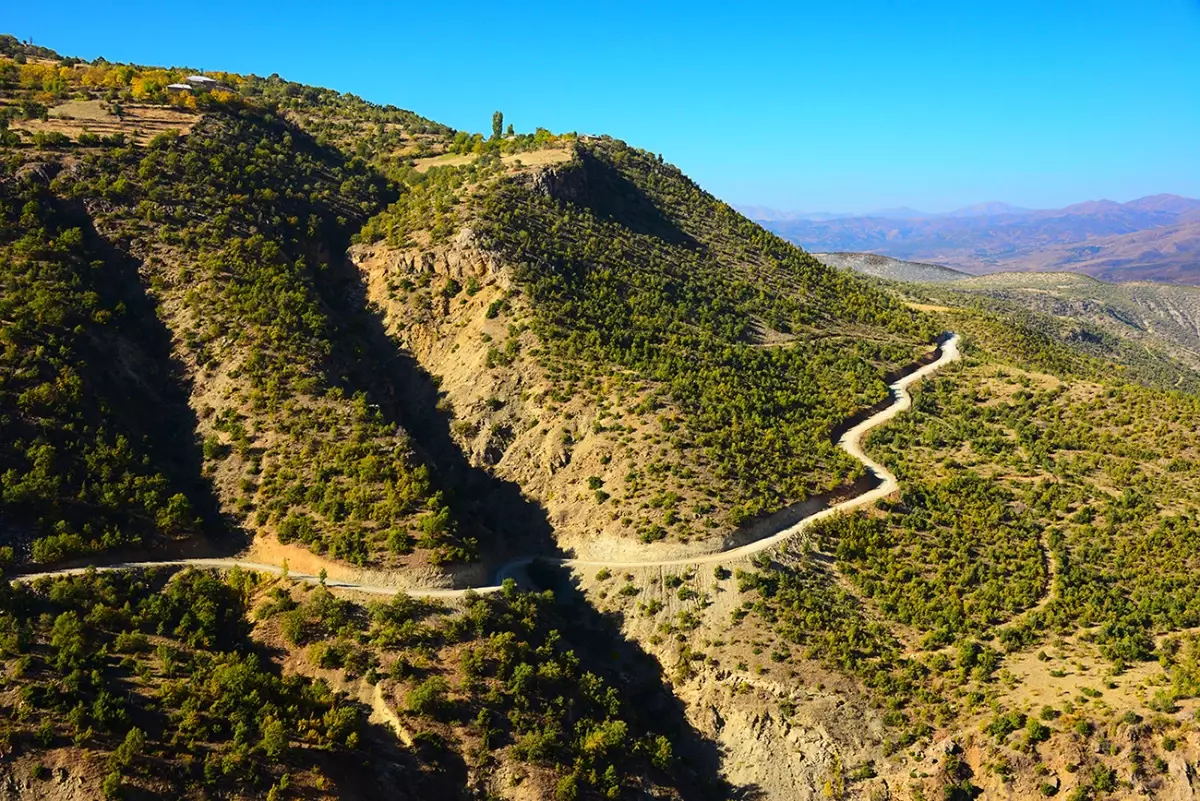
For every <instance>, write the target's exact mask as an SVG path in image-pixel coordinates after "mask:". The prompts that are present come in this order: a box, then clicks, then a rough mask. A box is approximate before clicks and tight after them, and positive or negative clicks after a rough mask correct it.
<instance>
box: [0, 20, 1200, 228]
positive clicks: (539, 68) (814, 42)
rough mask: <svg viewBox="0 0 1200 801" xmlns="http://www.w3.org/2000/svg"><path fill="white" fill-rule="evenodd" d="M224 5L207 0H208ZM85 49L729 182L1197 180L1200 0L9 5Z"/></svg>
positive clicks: (745, 197) (760, 193) (769, 194)
mask: <svg viewBox="0 0 1200 801" xmlns="http://www.w3.org/2000/svg"><path fill="white" fill-rule="evenodd" d="M195 9H204V13H203V14H196V13H194V10H195ZM0 32H9V33H12V34H14V35H16V36H19V37H21V38H26V37H30V36H32V37H33V39H34V41H35V42H37V43H39V44H44V45H47V46H50V47H53V48H55V49H56V50H58V51H59V52H61V53H63V54H68V55H78V56H82V57H84V58H92V57H96V56H101V55H102V56H104V57H105V58H108V59H109V60H112V61H134V62H138V63H145V64H171V65H174V64H177V65H187V66H193V67H199V68H203V69H228V70H231V71H235V72H254V73H258V74H264V75H265V74H270V73H272V72H278V73H279V74H281V75H283V76H285V77H288V78H291V79H293V80H297V81H301V82H304V83H312V84H317V85H321V86H329V87H332V88H335V89H340V90H343V91H350V92H354V93H356V94H359V95H361V96H363V97H365V98H367V99H369V100H373V101H376V102H380V103H394V104H396V105H398V106H401V107H404V108H411V109H413V110H414V111H416V112H418V113H420V114H423V115H425V116H427V117H431V118H433V119H436V120H439V121H441V122H444V123H446V124H449V125H452V126H454V127H456V128H462V129H469V130H479V131H482V130H485V129H487V128H488V127H489V126H490V119H491V113H492V111H493V110H495V109H497V108H498V109H501V110H502V111H504V113H505V116H506V119H507V120H508V121H510V122H512V123H514V125H515V126H516V127H517V128H518V129H519V130H532V129H533V128H534V127H535V126H539V125H540V126H544V127H547V128H551V129H553V130H556V131H565V130H577V131H581V132H590V133H609V134H612V135H613V136H616V137H619V138H621V139H624V140H626V141H628V142H630V143H631V144H635V145H638V146H640V147H644V148H647V149H649V150H653V151H656V152H660V153H662V154H663V155H664V157H665V158H667V159H668V160H669V161H673V162H674V163H676V164H678V165H679V166H680V167H682V168H683V169H684V170H685V171H687V172H688V173H689V174H690V175H691V176H692V177H693V178H695V179H696V180H697V181H698V182H699V183H700V184H701V185H703V186H704V187H705V188H707V189H709V190H710V191H712V192H714V193H715V194H717V195H718V196H720V197H722V198H724V199H725V200H728V201H730V202H732V203H739V204H758V205H764V206H772V207H775V208H780V209H793V210H807V211H818V210H828V211H866V210H870V209H877V208H882V207H889V206H898V205H907V206H913V207H916V208H919V209H923V210H927V211H943V210H948V209H950V208H954V207H957V206H961V205H966V204H968V203H974V202H979V201H985V200H1004V201H1008V202H1011V203H1015V204H1017V205H1022V206H1034V207H1052V206H1060V205H1065V204H1067V203H1072V202H1076V201H1080V200H1088V199H1097V198H1101V197H1104V198H1110V199H1113V200H1129V199H1132V198H1134V197H1139V196H1141V195H1146V194H1154V193H1158V192H1175V193H1178V194H1185V195H1190V196H1194V197H1200V0H1145V1H1144V2H1129V0H1124V2H1108V1H1107V0H1087V2H1066V1H1065V0H1060V1H1056V0H1041V2H1025V1H1024V0H1011V1H1010V2H1005V3H999V2H988V3H984V2H978V3H976V2H966V3H964V2H962V0H957V1H956V2H944V3H943V2H917V1H916V0H910V1H909V2H882V1H881V2H851V1H850V0H844V1H843V2H836V1H835V2H829V0H826V1H825V2H821V3H811V4H810V3H783V2H744V3H739V4H734V3H721V4H717V3H712V4H708V3H704V2H689V3H683V2H669V3H668V2H662V3H633V2H608V3H561V2H560V3H553V4H550V3H539V2H525V3H495V2H491V3H474V2H464V1H462V0H460V2H457V3H430V2H423V3H386V2H366V3H348V2H347V3H330V2H323V3H313V2H297V3H292V4H277V3H262V2H256V1H255V0H243V1H242V2H237V3H233V2H225V1H223V0H222V1H218V2H212V3H187V2H178V3H162V2H156V3H153V4H151V3H142V2H127V3H122V4H121V6H120V9H119V10H114V8H113V7H112V5H111V4H105V3H96V2H95V0H89V1H88V2H77V1H76V0H56V2H54V3H12V4H10V6H9V7H8V8H7V9H6V11H5V13H4V15H3V18H0Z"/></svg>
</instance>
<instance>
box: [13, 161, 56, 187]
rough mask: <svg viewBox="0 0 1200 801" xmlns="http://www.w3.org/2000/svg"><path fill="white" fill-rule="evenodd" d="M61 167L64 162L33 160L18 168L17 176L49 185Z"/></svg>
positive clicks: (20, 179) (19, 179) (24, 179)
mask: <svg viewBox="0 0 1200 801" xmlns="http://www.w3.org/2000/svg"><path fill="white" fill-rule="evenodd" d="M61 169H62V164H60V163H58V162H56V161H50V162H45V161H31V162H29V163H28V164H22V165H21V166H20V167H18V168H17V172H16V178H17V180H18V181H31V182H34V183H39V184H42V185H43V186H48V185H49V184H50V182H51V181H53V180H54V176H56V175H58V172H59V170H61Z"/></svg>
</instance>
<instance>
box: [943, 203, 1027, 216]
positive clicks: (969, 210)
mask: <svg viewBox="0 0 1200 801" xmlns="http://www.w3.org/2000/svg"><path fill="white" fill-rule="evenodd" d="M1031 212H1032V209H1023V208H1021V207H1019V206H1014V205H1012V204H1010V203H1002V202H1000V201H998V200H993V201H989V202H987V203H975V204H972V205H970V206H963V207H962V208H961V209H955V210H954V211H948V212H946V213H945V214H941V215H938V216H940V217H999V216H1001V215H1004V214H1029V213H1031Z"/></svg>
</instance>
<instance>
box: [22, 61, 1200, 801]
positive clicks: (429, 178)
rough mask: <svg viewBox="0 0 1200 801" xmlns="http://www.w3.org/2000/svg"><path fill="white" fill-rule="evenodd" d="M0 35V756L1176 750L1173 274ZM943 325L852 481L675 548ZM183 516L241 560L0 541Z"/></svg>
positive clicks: (655, 793)
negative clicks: (953, 274)
mask: <svg viewBox="0 0 1200 801" xmlns="http://www.w3.org/2000/svg"><path fill="white" fill-rule="evenodd" d="M0 54H3V57H0V119H2V120H3V121H4V124H3V127H0V146H2V150H0V159H2V161H3V171H2V172H0V251H2V252H0V290H2V291H0V435H2V436H0V549H3V550H0V558H2V559H3V565H2V567H3V569H4V570H5V572H6V574H8V576H9V577H10V578H11V577H13V576H14V575H17V576H19V575H20V574H24V576H25V577H24V579H20V580H18V581H16V582H12V583H10V582H4V583H2V584H0V708H2V710H3V714H0V753H3V755H4V759H3V760H0V784H2V785H3V787H4V792H5V794H6V797H11V798H20V799H32V798H46V797H49V798H59V799H83V798H97V797H103V798H120V797H126V798H136V797H149V796H162V795H168V794H169V795H178V796H181V797H187V798H192V797H195V798H209V797H222V798H267V799H276V800H277V799H281V798H335V797H336V798H359V797H362V798H374V797H379V796H380V795H381V794H392V795H396V796H398V797H401V798H434V797H436V798H464V799H484V798H508V799H531V800H532V799H544V798H554V799H558V800H559V801H573V800H574V799H600V798H608V799H616V798H663V799H710V798H764V799H775V798H778V799H815V798H826V799H844V798H860V799H884V798H897V799H912V801H916V800H917V799H926V798H936V797H940V798H974V797H981V796H983V797H1012V798H1036V797H1049V796H1055V795H1058V794H1061V795H1063V796H1064V797H1069V798H1075V799H1092V798H1096V799H1099V798H1110V797H1111V798H1119V797H1133V796H1134V795H1139V796H1148V797H1181V798H1186V797H1191V795H1194V792H1195V789H1196V788H1194V787H1193V783H1194V776H1195V771H1194V765H1195V764H1196V760H1197V758H1198V757H1200V734H1198V732H1197V728H1196V723H1195V714H1194V712H1195V709H1196V700H1195V699H1196V697H1197V696H1200V670H1198V669H1197V655H1198V654H1200V650H1198V649H1200V646H1198V645H1197V641H1196V637H1195V628H1196V626H1197V625H1200V608H1198V606H1197V603H1196V598H1197V590H1198V589H1200V587H1197V582H1196V578H1195V576H1196V575H1198V573H1197V570H1196V567H1197V564H1198V559H1200V557H1198V553H1200V551H1197V550H1196V547H1197V543H1196V542H1195V540H1196V537H1195V536H1194V532H1195V529H1196V526H1195V519H1196V515H1197V510H1196V508H1195V506H1196V504H1195V503H1194V498H1195V497H1196V492H1197V490H1198V488H1200V484H1198V481H1200V479H1198V478H1197V476H1198V475H1200V472H1198V468H1197V465H1198V464H1200V441H1198V440H1197V435H1196V431H1195V426H1194V424H1193V423H1194V420H1195V418H1196V415H1197V413H1198V409H1197V403H1198V402H1197V397H1198V393H1200V378H1198V377H1197V376H1198V374H1197V373H1196V371H1195V369H1194V368H1195V367H1196V366H1197V365H1196V362H1195V358H1196V357H1195V352H1194V350H1195V349H1194V348H1193V345H1194V342H1193V340H1194V337H1195V331H1194V330H1193V329H1194V328H1195V326H1194V325H1193V324H1192V322H1191V321H1192V320H1193V318H1194V316H1195V315H1194V314H1193V309H1192V302H1191V299H1190V296H1188V295H1187V294H1186V292H1183V291H1180V292H1174V291H1168V290H1173V289H1180V288H1164V287H1158V286H1154V285H1144V286H1143V285H1135V286H1122V287H1112V286H1110V285H1106V284H1101V283H1098V282H1091V281H1090V279H1078V278H1077V277H1069V276H1068V277H1064V276H1049V277H1041V278H1037V279H1026V278H1022V279H1017V278H1009V277H989V278H987V279H956V280H954V281H946V282H942V283H933V282H931V283H925V284H913V283H905V284H903V285H901V284H898V283H890V284H884V283H881V282H878V281H874V280H872V279H871V278H869V277H866V276H862V275H859V274H857V273H856V272H854V271H853V270H846V269H842V267H841V266H831V265H830V264H827V263H823V262H822V261H821V260H820V259H818V258H814V257H813V256H812V255H810V254H808V253H805V252H804V251H802V250H800V249H799V248H797V247H795V246H793V245H791V244H789V243H787V242H786V241H784V240H783V239H780V238H779V237H777V236H775V235H773V234H771V233H769V232H768V231H766V230H764V229H762V228H760V227H758V226H757V225H755V224H754V223H753V222H751V221H750V220H748V219H746V218H745V217H743V216H741V215H739V214H738V213H736V212H735V211H733V210H732V209H731V208H730V207H728V206H727V205H725V204H724V203H722V202H721V201H719V200H718V199H716V198H714V197H712V196H711V195H709V194H708V193H706V192H704V191H703V190H702V189H701V188H700V187H699V186H697V185H696V184H695V183H694V182H693V181H691V180H690V179H689V178H688V177H687V176H685V175H684V174H682V173H681V172H680V171H679V170H678V169H677V168H675V167H673V166H671V165H670V164H669V163H667V162H666V161H664V160H663V159H662V158H661V157H658V156H655V155H652V154H650V153H647V152H645V151H642V150H639V149H637V148H635V147H631V146H629V145H627V144H625V143H622V142H619V141H616V140H613V139H611V138H607V137H580V136H576V135H573V134H554V133H552V132H550V131H547V130H544V129H537V130H536V131H534V132H532V133H517V132H513V131H511V130H506V129H505V128H504V125H503V119H502V117H500V116H499V115H497V117H496V118H495V119H494V120H493V129H492V131H491V134H490V135H485V134H471V133H468V132H461V131H453V130H450V129H448V128H446V127H445V126H442V125H439V124H437V123H435V122H433V121H430V120H427V119H424V118H422V117H420V116H419V115H417V114H415V113H413V112H410V111H406V110H402V109H397V108H393V107H381V106H376V105H373V104H371V103H369V102H367V101H364V100H362V99H359V98H356V97H352V96H347V95H342V94H339V93H337V92H332V91H329V90H324V89H318V88H314V87H309V86H302V85H299V84H294V83H289V82H287V81H284V80H282V79H279V78H277V77H272V78H266V79H263V78H257V77H254V76H239V75H232V74H228V73H210V74H209V77H210V78H212V79H213V80H214V81H215V82H216V84H217V85H216V86H215V87H209V86H208V85H206V84H204V85H200V84H197V85H194V86H193V88H191V89H180V88H178V87H175V88H172V89H169V90H168V86H169V85H170V84H172V83H177V82H179V81H181V80H186V78H187V77H188V76H189V75H190V74H191V73H190V72H189V71H186V70H168V69H158V68H152V67H141V66H135V65H116V64H110V63H108V62H104V61H97V62H94V63H90V64H89V63H85V62H81V61H79V60H74V59H63V58H59V57H57V56H56V55H55V54H53V53H50V52H48V51H44V50H40V49H33V48H27V47H25V46H22V45H21V44H20V43H19V42H16V41H15V40H9V39H3V38H0ZM202 84H203V82H202ZM1150 205H1153V204H1150ZM1159 205H1160V206H1161V205H1162V204H1159ZM1167 206H1170V204H1167ZM1100 211H1103V209H1101V210H1100ZM1142 211H1143V212H1144V213H1146V214H1164V213H1168V212H1169V211H1170V209H1169V208H1165V207H1164V208H1157V207H1156V208H1150V207H1147V208H1145V209H1143V210H1142ZM831 261H832V259H831ZM852 261H853V260H852ZM868 261H869V260H866V259H864V260H861V263H859V262H854V263H851V264H850V266H851V267H852V268H853V267H855V266H856V265H857V266H858V267H859V268H862V269H866V268H869V267H871V265H870V264H868V263H867V262H868ZM883 267H884V269H887V270H890V269H892V268H895V267H897V265H895V264H891V263H889V264H885V265H883ZM899 269H901V270H904V271H907V272H905V273H904V275H905V276H910V277H911V276H913V275H916V274H920V275H923V276H925V280H926V281H928V280H929V277H930V276H933V275H936V276H938V277H948V276H946V275H945V272H943V271H941V270H936V269H934V270H931V269H930V266H929V265H915V266H914V265H911V264H901V265H899ZM913 270H916V272H915V273H914V272H912V271H913ZM868 271H869V270H868ZM891 277H896V276H891ZM947 330H951V331H955V332H957V333H958V334H959V335H960V337H961V344H962V351H963V355H964V358H963V359H962V360H961V361H960V362H955V363H954V364H953V365H950V366H944V367H943V369H942V370H941V371H939V372H938V373H937V374H936V377H934V378H926V379H923V381H922V382H921V383H918V384H916V385H915V386H914V387H913V390H912V392H913V403H912V406H911V408H908V409H906V410H904V412H903V413H902V414H900V415H899V416H898V417H896V418H894V419H893V420H892V421H891V422H890V423H888V424H887V425H885V426H882V427H880V428H877V429H875V430H874V432H873V433H872V434H871V436H870V438H869V440H868V441H867V443H866V446H867V448H868V449H869V451H870V453H871V454H872V458H875V459H878V460H880V462H881V463H885V464H886V465H887V466H888V468H889V469H890V470H891V471H892V472H894V473H895V475H896V476H898V477H899V484H900V489H899V492H898V493H894V494H892V495H890V496H888V497H885V498H883V499H881V500H880V501H879V502H878V503H874V504H871V505H865V506H863V507H862V508H860V509H858V510H857V511H856V512H854V513H853V514H847V515H842V516H835V517H831V518H828V519H824V520H822V521H820V523H819V524H816V525H811V526H809V527H806V528H803V529H802V530H800V531H799V533H797V534H795V535H794V536H791V537H790V538H789V539H787V540H786V541H784V542H782V543H780V544H778V545H775V546H773V547H771V548H770V549H766V550H760V551H758V552H757V553H755V554H754V555H753V556H741V557H737V558H734V557H728V556H725V555H722V554H721V553H719V552H723V551H726V550H729V549H730V548H732V547H733V546H737V545H742V544H747V543H753V542H754V541H755V540H758V539H761V538H763V537H764V535H766V534H770V533H774V532H777V531H779V530H780V529H781V528H783V527H784V526H786V525H788V524H791V523H794V522H796V521H797V520H799V519H801V518H804V517H805V516H807V515H808V514H810V513H812V512H814V511H816V510H818V509H820V508H822V507H823V506H825V505H826V504H828V503H830V502H832V501H836V500H839V499H842V498H846V497H849V496H851V495H855V496H856V495H857V493H858V492H860V491H861V490H862V489H864V488H866V487H868V486H870V485H871V483H872V480H873V479H872V477H871V476H869V475H867V474H866V472H865V470H864V466H863V464H861V463H860V462H859V461H857V460H856V459H852V458H850V457H849V456H848V455H847V453H846V452H845V451H843V450H842V449H840V448H838V447H837V446H836V442H837V440H838V438H839V436H840V435H841V434H842V433H843V432H844V431H845V430H846V429H847V427H848V424H849V423H850V422H852V421H854V420H856V419H861V418H862V417H863V416H864V414H865V413H866V411H867V410H869V409H871V408H872V407H874V406H877V405H879V404H880V403H882V402H886V401H887V400H888V391H887V385H888V383H889V381H890V380H892V379H893V378H894V377H895V376H896V374H897V373H898V372H901V371H902V370H903V369H904V368H905V367H906V366H907V365H909V364H911V363H912V362H913V361H914V360H916V359H919V358H922V357H925V356H926V355H927V354H928V353H929V351H930V350H931V347H930V342H931V340H933V339H934V338H935V337H937V336H938V335H939V334H940V333H941V332H943V331H947ZM191 554H206V555H220V556H225V557H229V556H236V555H240V556H242V557H243V558H244V559H245V560H248V561H250V560H252V561H255V562H258V563H262V562H266V563H269V564H270V565H272V566H275V567H276V568H278V569H279V573H281V575H274V574H267V573H265V572H246V571H244V570H243V569H241V568H237V569H230V570H223V571H216V570H212V569H206V570H195V569H185V568H181V567H180V566H178V565H172V566H162V565H160V566H159V568H158V569H149V570H146V569H139V570H128V569H121V570H117V571H114V572H92V571H89V572H84V573H81V574H78V575H71V576H66V575H60V574H52V575H43V576H42V577H41V578H37V579H31V578H30V576H29V574H31V573H33V572H34V571H41V570H46V569H47V568H53V567H59V566H65V565H69V564H82V565H96V564H99V563H102V562H113V561H117V560H121V559H126V558H130V557H135V556H136V557H138V558H141V559H162V558H163V557H180V556H188V555H191ZM566 554H574V555H576V556H579V557H582V558H583V559H584V560H587V563H586V564H579V563H571V564H562V563H559V562H548V561H540V562H538V561H535V562H532V563H526V562H523V561H521V560H519V559H518V560H517V561H516V564H514V563H513V560H514V559H515V558H517V557H522V556H529V555H541V556H548V557H549V556H557V555H566ZM701 557H704V558H705V559H707V561H704V562H702V563H701V562H699V561H697V559H699V558H701ZM209 564H211V563H209ZM505 564H506V565H508V566H509V567H510V568H511V572H512V573H519V574H520V583H517V582H515V581H506V582H504V584H503V585H502V586H491V585H493V584H494V583H495V582H494V579H493V577H494V576H495V571H496V568H497V567H498V566H500V565H505ZM253 569H254V570H255V571H257V570H259V569H260V568H258V567H255V568H253ZM293 571H295V572H293ZM297 572H304V573H307V574H311V575H309V576H306V577H303V578H304V579H305V580H303V581H301V580H297V575H296V573H297ZM454 586H458V587H483V588H486V592H484V593H483V594H479V593H476V592H474V591H466V590H463V591H458V592H456V591H454V590H453V589H451V588H452V587H454ZM418 587H419V588H421V589H422V590H431V589H435V590H442V591H443V592H442V593H441V594H440V595H439V596H438V597H439V598H440V599H441V600H428V599H427V600H420V599H419V598H418V597H417V595H418V593H415V591H414V588H418ZM406 588H407V589H408V590H409V591H410V593H406V592H404V590H405V589H406ZM368 593H369V594H368Z"/></svg>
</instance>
